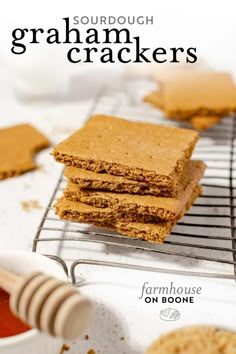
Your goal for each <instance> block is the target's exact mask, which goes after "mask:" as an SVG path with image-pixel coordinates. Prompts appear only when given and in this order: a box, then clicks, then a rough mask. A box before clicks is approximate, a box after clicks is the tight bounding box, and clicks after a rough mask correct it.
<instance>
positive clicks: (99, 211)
mask: <svg viewBox="0 0 236 354" xmlns="http://www.w3.org/2000/svg"><path fill="white" fill-rule="evenodd" d="M200 193H201V186H200V185H198V186H197V187H196V188H195V189H194V191H193V193H192V194H191V195H190V196H189V199H188V201H187V203H186V205H185V208H184V210H183V213H182V214H181V215H179V217H178V218H177V219H175V220H168V221H158V222H156V223H143V222H140V221H139V220H138V219H137V217H136V219H135V222H133V221H129V218H130V216H128V215H127V218H126V216H125V215H123V216H122V215H119V214H117V212H116V211H112V210H111V209H110V208H96V207H93V206H90V205H87V204H83V203H78V202H72V201H70V200H67V199H66V198H65V197H62V198H60V199H59V200H58V201H57V203H56V205H55V209H56V214H57V215H58V216H59V217H60V218H61V219H65V220H70V221H73V222H80V223H91V224H93V225H96V226H99V227H105V228H108V229H115V230H116V231H118V232H120V233H121V234H123V235H126V236H130V237H133V238H140V239H143V240H147V241H152V242H157V243H163V242H164V240H165V238H166V237H167V236H168V235H169V234H170V232H171V230H172V229H173V227H174V226H175V224H176V223H177V222H178V220H179V219H180V218H181V217H182V216H183V215H184V213H185V212H186V211H187V210H188V209H189V208H190V207H191V205H192V204H193V203H194V201H195V199H196V198H197V197H198V196H199V195H200ZM112 212H113V216H112Z"/></svg>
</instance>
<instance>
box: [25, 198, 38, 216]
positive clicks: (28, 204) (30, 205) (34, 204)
mask: <svg viewBox="0 0 236 354" xmlns="http://www.w3.org/2000/svg"><path fill="white" fill-rule="evenodd" d="M21 207H22V209H23V210H24V211H26V212H27V213H28V212H30V211H31V210H33V209H42V207H41V205H40V204H39V202H38V200H25V201H23V202H21Z"/></svg>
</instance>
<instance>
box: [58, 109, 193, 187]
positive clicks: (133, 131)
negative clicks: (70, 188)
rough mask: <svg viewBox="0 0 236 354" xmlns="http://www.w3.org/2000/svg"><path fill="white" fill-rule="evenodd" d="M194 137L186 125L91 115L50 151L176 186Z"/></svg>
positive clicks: (95, 167)
mask: <svg viewBox="0 0 236 354" xmlns="http://www.w3.org/2000/svg"><path fill="white" fill-rule="evenodd" d="M197 140H198V134H197V133H196V132H195V131H192V130H188V129H180V128H172V127H164V126H158V125H155V124H149V123H136V122H130V121H127V120H125V119H121V118H116V117H111V116H104V115H95V116H93V117H92V118H90V119H89V120H88V122H87V123H86V124H85V125H84V127H83V128H82V129H80V130H78V131H77V132H75V133H74V134H73V135H72V136H70V137H69V138H68V139H66V140H64V141H63V142H62V143H60V144H58V145H57V146H56V147H55V148H54V150H53V152H52V155H53V156H54V158H55V160H56V161H58V162H62V163H64V164H66V165H69V166H75V167H79V168H84V169H88V170H92V171H94V172H98V173H101V172H106V173H110V174H113V175H117V176H124V177H127V178H129V179H132V180H136V181H146V182H153V183H156V184H158V185H160V186H163V187H166V186H168V188H169V189H176V186H177V185H178V181H179V178H180V176H181V174H182V172H183V169H184V166H185V165H186V162H187V161H188V160H189V159H190V157H191V155H192V152H193V149H194V146H195V144H196V142H197Z"/></svg>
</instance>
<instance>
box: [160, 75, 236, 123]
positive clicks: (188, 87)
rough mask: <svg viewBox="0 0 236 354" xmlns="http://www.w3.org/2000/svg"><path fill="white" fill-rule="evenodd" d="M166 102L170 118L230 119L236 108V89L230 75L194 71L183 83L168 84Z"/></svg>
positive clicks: (174, 81)
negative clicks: (213, 117) (205, 117)
mask: <svg viewBox="0 0 236 354" xmlns="http://www.w3.org/2000/svg"><path fill="white" fill-rule="evenodd" d="M163 99H164V102H165V113H166V115H167V116H168V117H172V118H176V119H180V120H185V119H189V118H191V117H193V116H209V115H210V116H212V115H213V116H226V115H229V114H230V113H231V112H233V111H235V109H236V88H235V86H234V83H233V80H232V78H231V75H229V74H227V73H219V72H211V71H209V72H191V74H189V75H184V76H183V77H182V79H181V80H179V81H178V80H173V81H168V82H167V83H166V84H165V85H164V86H163Z"/></svg>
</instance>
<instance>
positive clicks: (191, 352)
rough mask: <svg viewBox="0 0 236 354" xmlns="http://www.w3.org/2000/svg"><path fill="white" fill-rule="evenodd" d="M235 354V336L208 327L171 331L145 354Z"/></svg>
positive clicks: (228, 332)
mask: <svg viewBox="0 0 236 354" xmlns="http://www.w3.org/2000/svg"><path fill="white" fill-rule="evenodd" d="M200 353H204V354H236V334H235V333H233V332H230V331H226V330H223V329H218V328H214V327H210V326H190V327H184V328H181V329H177V330H174V331H171V332H169V333H167V334H164V335H162V336H161V337H160V338H159V339H158V340H157V341H155V342H154V343H153V344H152V345H151V346H150V348H148V350H147V351H146V354H200Z"/></svg>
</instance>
